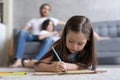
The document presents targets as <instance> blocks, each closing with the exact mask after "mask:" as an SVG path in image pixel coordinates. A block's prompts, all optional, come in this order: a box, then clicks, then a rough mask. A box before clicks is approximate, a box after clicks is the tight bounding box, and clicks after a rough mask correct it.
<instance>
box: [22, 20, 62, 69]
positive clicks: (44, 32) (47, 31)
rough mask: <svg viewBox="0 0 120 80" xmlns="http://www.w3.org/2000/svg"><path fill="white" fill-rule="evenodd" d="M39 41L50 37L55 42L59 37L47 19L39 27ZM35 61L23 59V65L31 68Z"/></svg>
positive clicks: (52, 24) (50, 21)
mask: <svg viewBox="0 0 120 80" xmlns="http://www.w3.org/2000/svg"><path fill="white" fill-rule="evenodd" d="M39 35H40V36H39V37H38V38H39V39H40V40H42V39H44V38H46V37H51V39H52V40H53V42H55V41H57V40H58V39H59V38H60V37H59V33H58V32H57V31H54V23H53V21H52V20H50V19H47V20H45V21H44V22H43V24H42V25H41V26H40V32H39ZM35 62H36V61H35V60H30V59H25V60H24V61H23V65H24V66H25V67H31V68H32V67H33V64H34V63H35Z"/></svg>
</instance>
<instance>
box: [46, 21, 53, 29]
mask: <svg viewBox="0 0 120 80" xmlns="http://www.w3.org/2000/svg"><path fill="white" fill-rule="evenodd" d="M53 28H54V26H53V22H52V21H50V22H49V24H48V26H47V29H46V30H47V31H53Z"/></svg>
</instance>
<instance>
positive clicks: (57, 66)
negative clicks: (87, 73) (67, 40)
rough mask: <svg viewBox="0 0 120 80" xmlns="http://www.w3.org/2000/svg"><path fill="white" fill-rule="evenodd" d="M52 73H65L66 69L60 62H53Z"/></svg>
mask: <svg viewBox="0 0 120 80" xmlns="http://www.w3.org/2000/svg"><path fill="white" fill-rule="evenodd" d="M51 69H52V71H55V72H66V70H67V67H66V65H65V63H64V62H62V61H61V62H60V61H54V62H52V68H51Z"/></svg>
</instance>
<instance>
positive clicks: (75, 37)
mask: <svg viewBox="0 0 120 80" xmlns="http://www.w3.org/2000/svg"><path fill="white" fill-rule="evenodd" d="M86 43H87V37H86V35H85V34H83V33H82V32H79V33H76V32H73V31H69V32H68V34H67V36H66V46H67V48H68V50H69V51H70V52H71V53H75V52H78V51H81V50H82V49H83V48H84V47H85V45H86Z"/></svg>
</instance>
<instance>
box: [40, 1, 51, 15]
mask: <svg viewBox="0 0 120 80" xmlns="http://www.w3.org/2000/svg"><path fill="white" fill-rule="evenodd" d="M45 6H49V8H50V11H51V6H50V4H48V3H44V4H42V5H41V6H40V8H39V12H40V14H42V11H41V10H42V9H43V8H44V7H45Z"/></svg>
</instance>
